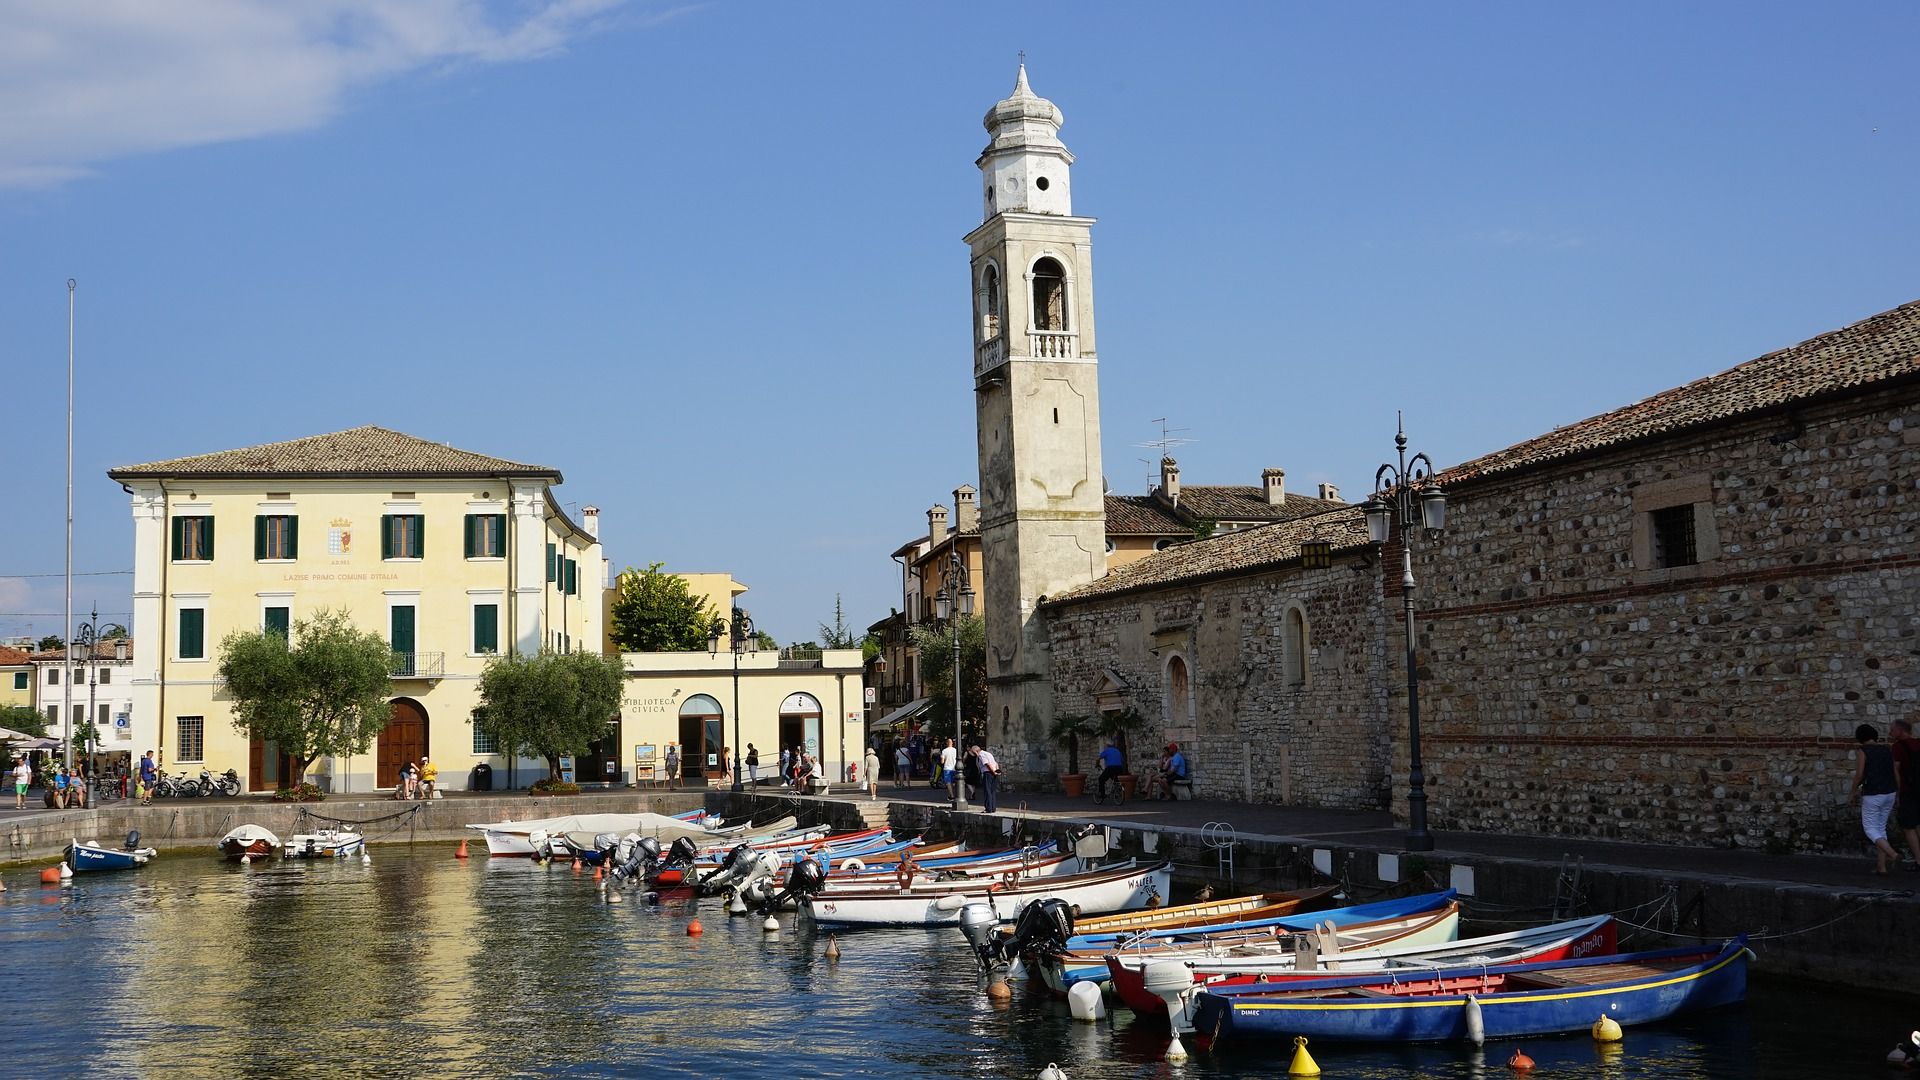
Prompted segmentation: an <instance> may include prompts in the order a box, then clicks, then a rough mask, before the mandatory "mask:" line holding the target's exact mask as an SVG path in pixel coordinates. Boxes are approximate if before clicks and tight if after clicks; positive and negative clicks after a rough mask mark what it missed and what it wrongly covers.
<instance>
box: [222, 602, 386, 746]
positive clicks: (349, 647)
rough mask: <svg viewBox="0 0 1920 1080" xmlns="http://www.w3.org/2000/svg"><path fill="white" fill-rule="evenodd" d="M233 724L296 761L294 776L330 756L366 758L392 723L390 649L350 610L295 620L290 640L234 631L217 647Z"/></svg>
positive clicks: (317, 614)
mask: <svg viewBox="0 0 1920 1080" xmlns="http://www.w3.org/2000/svg"><path fill="white" fill-rule="evenodd" d="M219 671H220V678H221V680H222V681H223V682H225V683H226V688H227V693H228V694H229V695H231V696H232V698H233V726H234V727H235V728H237V729H239V730H240V731H242V732H244V733H245V734H246V735H247V737H248V738H251V739H259V740H262V741H271V742H273V743H275V744H276V745H278V746H279V748H280V752H281V753H283V754H286V755H287V756H289V757H291V758H292V759H293V776H294V777H295V778H296V779H295V782H296V783H297V782H298V780H297V778H298V777H299V776H300V775H301V774H303V773H305V772H306V768H307V763H308V762H310V761H312V760H313V759H315V758H317V757H321V756H324V755H329V754H364V753H366V752H367V750H368V748H369V747H371V746H372V745H373V740H374V738H375V737H376V736H378V735H379V734H380V732H381V731H383V730H384V729H385V728H386V726H387V721H388V720H390V719H392V717H393V706H392V705H391V704H390V702H389V700H388V699H389V698H390V697H391V696H392V693H393V680H392V677H391V673H392V671H393V647H392V646H391V645H389V644H388V643H387V640H386V639H385V638H383V637H381V636H380V635H379V634H375V633H370V632H368V631H365V630H361V629H360V628H358V627H356V626H354V625H353V621H352V619H351V617H350V616H349V615H348V613H347V612H346V611H345V610H340V611H333V610H328V609H322V610H321V611H319V612H316V613H315V614H314V615H313V617H312V618H308V619H297V620H295V621H294V624H293V635H292V640H291V641H289V640H288V639H287V638H285V637H282V636H281V635H279V634H277V633H273V634H270V633H263V632H260V631H257V630H236V631H235V632H233V633H231V634H228V635H227V636H226V637H225V638H224V639H222V640H221V642H220V668H219Z"/></svg>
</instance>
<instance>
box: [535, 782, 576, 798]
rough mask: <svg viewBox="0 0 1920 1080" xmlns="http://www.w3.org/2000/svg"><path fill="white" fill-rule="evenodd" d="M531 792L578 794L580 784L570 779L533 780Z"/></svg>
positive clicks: (537, 793)
mask: <svg viewBox="0 0 1920 1080" xmlns="http://www.w3.org/2000/svg"><path fill="white" fill-rule="evenodd" d="M533 794H535V795H578V794H580V785H579V784H576V783H574V782H573V781H571V780H553V779H547V780H535V781H534V782H533Z"/></svg>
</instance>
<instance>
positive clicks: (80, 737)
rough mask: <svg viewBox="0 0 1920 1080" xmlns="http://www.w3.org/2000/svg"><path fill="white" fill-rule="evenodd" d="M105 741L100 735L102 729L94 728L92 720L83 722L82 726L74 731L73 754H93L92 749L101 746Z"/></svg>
mask: <svg viewBox="0 0 1920 1080" xmlns="http://www.w3.org/2000/svg"><path fill="white" fill-rule="evenodd" d="M105 741H106V740H105V739H104V738H103V737H102V736H101V735H100V729H99V728H97V727H94V726H93V721H91V720H82V721H80V726H79V727H77V728H74V729H73V752H74V753H76V754H88V753H92V750H91V749H90V748H91V747H95V746H99V745H100V744H101V743H102V742H105Z"/></svg>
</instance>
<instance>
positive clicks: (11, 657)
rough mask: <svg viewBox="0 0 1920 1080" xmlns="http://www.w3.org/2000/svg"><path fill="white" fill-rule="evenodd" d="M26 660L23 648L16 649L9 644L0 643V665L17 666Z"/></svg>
mask: <svg viewBox="0 0 1920 1080" xmlns="http://www.w3.org/2000/svg"><path fill="white" fill-rule="evenodd" d="M27 660H28V656H27V651H26V650H25V649H16V648H14V647H13V646H11V645H0V667H19V666H20V665H21V664H24V663H26V662H27Z"/></svg>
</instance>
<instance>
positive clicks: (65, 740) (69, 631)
mask: <svg viewBox="0 0 1920 1080" xmlns="http://www.w3.org/2000/svg"><path fill="white" fill-rule="evenodd" d="M78 285H79V282H77V281H75V280H74V279H72V278H68V279H67V621H66V623H65V625H64V627H63V628H62V630H61V636H62V637H64V638H65V639H66V645H67V664H66V676H65V677H64V678H62V679H61V680H60V698H61V702H62V704H63V707H62V708H61V710H60V718H61V719H62V720H64V721H66V727H65V728H63V729H62V731H63V732H64V734H63V735H62V737H61V739H60V743H61V746H62V747H63V748H64V750H63V753H64V755H65V756H64V760H65V761H66V765H67V773H68V775H72V773H73V290H74V288H75V287H76V286H78Z"/></svg>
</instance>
